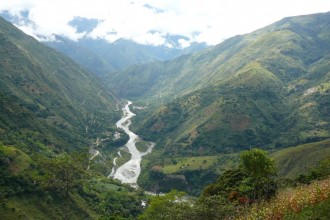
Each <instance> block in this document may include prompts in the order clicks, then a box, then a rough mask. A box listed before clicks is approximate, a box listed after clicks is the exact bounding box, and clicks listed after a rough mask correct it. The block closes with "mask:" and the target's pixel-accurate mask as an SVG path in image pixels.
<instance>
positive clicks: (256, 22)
mask: <svg viewBox="0 0 330 220" xmlns="http://www.w3.org/2000/svg"><path fill="white" fill-rule="evenodd" d="M4 10H7V11H9V13H10V14H12V15H16V16H20V15H21V12H23V11H25V12H26V11H28V12H29V14H28V16H29V19H30V20H31V21H32V22H30V23H26V22H20V24H16V25H17V26H18V27H19V28H21V29H22V30H23V31H25V32H26V33H28V34H30V35H32V36H35V37H36V36H39V39H40V38H41V37H40V36H43V37H44V38H46V39H52V37H51V36H52V35H53V34H58V35H64V36H67V37H69V38H71V39H73V40H77V39H79V38H81V37H83V36H89V37H93V38H104V39H107V40H109V41H110V42H113V41H115V40H117V39H119V38H125V39H132V40H134V41H136V42H138V43H142V44H152V45H162V44H164V43H165V40H164V38H165V36H168V35H183V36H186V37H188V38H190V41H185V40H182V41H181V44H182V46H187V45H189V43H190V42H192V41H196V42H207V43H208V44H211V45H214V44H217V43H220V42H221V41H223V40H224V39H227V38H229V37H232V36H234V35H237V34H245V33H248V32H251V31H253V30H256V29H258V28H261V27H264V26H266V25H268V24H271V23H273V22H275V21H278V20H280V19H282V18H284V17H288V16H295V15H303V14H312V13H318V12H327V11H330V0H271V1H270V0H269V1H267V0H226V1H223V0H0V11H4ZM74 17H84V18H88V19H97V20H99V23H98V25H97V27H96V28H95V29H93V30H92V31H91V32H83V33H78V31H77V29H76V28H75V27H72V26H70V25H69V22H70V21H71V20H72V19H73V18H74Z"/></svg>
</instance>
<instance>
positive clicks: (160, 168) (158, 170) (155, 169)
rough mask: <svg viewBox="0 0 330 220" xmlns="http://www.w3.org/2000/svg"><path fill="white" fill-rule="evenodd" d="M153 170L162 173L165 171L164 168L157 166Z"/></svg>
mask: <svg viewBox="0 0 330 220" xmlns="http://www.w3.org/2000/svg"><path fill="white" fill-rule="evenodd" d="M151 170H152V171H157V172H161V171H162V170H163V167H162V166H160V165H155V166H153V167H151Z"/></svg>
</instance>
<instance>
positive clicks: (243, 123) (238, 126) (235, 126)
mask: <svg viewBox="0 0 330 220" xmlns="http://www.w3.org/2000/svg"><path fill="white" fill-rule="evenodd" d="M250 124H251V120H250V118H248V117H246V116H235V117H233V118H231V119H230V128H231V129H232V130H233V131H244V130H245V129H247V128H248V127H249V125H250Z"/></svg>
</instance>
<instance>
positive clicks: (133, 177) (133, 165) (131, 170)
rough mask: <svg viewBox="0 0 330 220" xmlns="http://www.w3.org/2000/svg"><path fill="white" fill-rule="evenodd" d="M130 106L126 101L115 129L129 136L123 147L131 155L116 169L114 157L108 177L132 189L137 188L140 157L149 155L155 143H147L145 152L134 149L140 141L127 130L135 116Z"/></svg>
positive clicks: (129, 102)
mask: <svg viewBox="0 0 330 220" xmlns="http://www.w3.org/2000/svg"><path fill="white" fill-rule="evenodd" d="M131 104H132V102H131V101H128V102H127V103H126V104H125V107H124V108H122V111H123V117H122V118H121V119H120V120H119V121H118V122H117V123H116V125H117V127H118V128H120V129H122V130H123V131H124V132H125V133H126V134H127V135H128V136H129V140H128V142H127V143H126V144H125V146H126V147H127V149H128V151H129V153H130V154H131V159H130V160H129V161H127V162H126V163H125V164H123V165H122V166H120V167H118V166H117V164H116V160H117V158H118V157H115V158H114V160H113V168H112V171H111V173H110V175H109V176H108V177H109V178H114V179H118V180H119V181H121V182H122V183H127V184H129V185H131V186H132V187H138V185H137V179H138V177H139V175H140V173H141V167H140V164H141V160H142V157H143V156H144V155H146V154H149V153H151V151H152V149H153V147H154V146H155V143H153V142H148V149H147V150H146V151H145V152H140V151H139V150H138V149H137V148H136V143H137V142H138V141H140V140H141V139H140V138H139V136H138V135H136V134H134V133H133V132H132V131H130V130H129V126H130V125H131V118H132V117H134V116H135V114H134V113H133V112H131V110H130V109H129V106H130V105H131ZM118 156H121V154H120V152H118Z"/></svg>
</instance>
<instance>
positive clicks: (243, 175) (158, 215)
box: [139, 149, 330, 220]
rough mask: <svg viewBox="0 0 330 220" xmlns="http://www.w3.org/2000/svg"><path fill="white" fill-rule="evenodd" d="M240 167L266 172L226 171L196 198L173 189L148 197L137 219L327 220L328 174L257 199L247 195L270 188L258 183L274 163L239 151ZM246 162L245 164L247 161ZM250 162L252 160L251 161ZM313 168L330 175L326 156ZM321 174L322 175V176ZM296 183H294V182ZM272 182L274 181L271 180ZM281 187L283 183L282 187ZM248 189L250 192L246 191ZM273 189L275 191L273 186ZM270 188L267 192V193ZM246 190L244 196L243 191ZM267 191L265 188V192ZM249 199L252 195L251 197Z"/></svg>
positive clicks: (261, 155)
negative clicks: (260, 169)
mask: <svg viewBox="0 0 330 220" xmlns="http://www.w3.org/2000/svg"><path fill="white" fill-rule="evenodd" d="M241 159H242V160H241V164H240V165H241V167H244V166H246V165H247V167H246V168H251V167H254V166H255V165H256V164H259V165H261V167H262V168H263V169H264V170H265V171H266V172H265V173H264V174H263V173H261V172H262V171H260V172H258V173H255V172H254V171H253V172H251V170H249V169H246V168H245V169H236V170H227V171H226V172H225V173H224V174H223V175H221V176H220V177H219V179H218V180H217V182H216V183H214V184H211V185H209V186H208V187H206V188H205V189H204V192H203V194H202V195H201V196H200V197H199V198H198V199H195V200H194V199H190V198H184V197H183V194H182V193H178V192H175V191H172V192H170V193H168V194H165V196H156V197H153V198H151V201H150V203H149V206H148V208H147V209H146V211H145V212H144V213H143V214H142V215H140V216H139V218H140V219H251V220H252V219H310V218H312V219H314V217H317V218H318V219H327V217H328V216H329V213H328V210H329V206H328V204H329V196H330V191H329V189H330V188H329V184H330V182H329V176H328V178H326V179H324V180H322V181H314V182H312V183H311V184H310V185H297V186H296V187H294V188H291V187H287V186H284V188H281V189H279V190H278V191H277V193H276V195H275V191H273V192H271V195H272V197H271V198H270V197H269V195H270V194H268V196H265V195H266V194H263V196H262V197H260V198H259V200H258V201H257V200H249V199H248V197H247V196H251V195H259V196H260V195H261V194H260V187H261V188H265V189H267V190H269V185H267V184H268V183H269V182H268V183H267V182H263V183H262V184H265V185H260V184H261V183H260V182H259V180H260V178H261V176H262V177H263V178H270V177H271V176H273V175H274V174H275V170H274V162H273V161H272V160H271V159H270V158H269V157H268V156H267V155H266V154H265V152H263V151H261V150H257V149H254V150H250V151H245V152H243V153H242V154H241ZM246 160H247V161H248V163H247V161H246ZM250 162H251V163H250ZM320 164H321V165H320V166H319V167H317V168H315V169H316V170H319V171H320V172H321V170H322V173H324V172H325V171H327V173H328V174H327V175H329V172H328V171H329V170H330V166H329V161H328V159H326V160H324V161H322V162H321V163H320ZM325 176H326V175H325V173H324V177H325ZM296 183H297V182H296ZM273 184H276V183H275V182H273ZM282 187H283V186H282ZM247 188H249V189H250V190H251V191H250V192H248V191H245V190H246V189H247ZM273 190H276V189H275V188H274V189H273ZM269 192H270V191H268V193H269ZM243 193H245V195H244V194H243ZM264 193H266V191H264ZM250 198H252V197H250Z"/></svg>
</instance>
